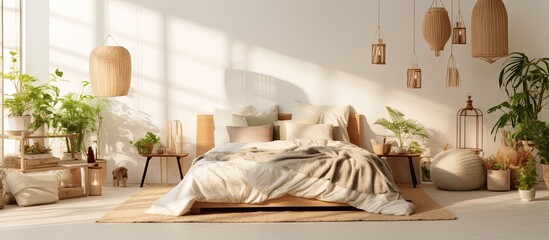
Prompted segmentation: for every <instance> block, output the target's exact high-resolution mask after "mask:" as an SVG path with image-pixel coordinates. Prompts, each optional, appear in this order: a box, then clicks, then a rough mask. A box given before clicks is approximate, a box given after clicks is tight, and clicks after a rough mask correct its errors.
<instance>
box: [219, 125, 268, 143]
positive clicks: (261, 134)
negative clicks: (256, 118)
mask: <svg viewBox="0 0 549 240" xmlns="http://www.w3.org/2000/svg"><path fill="white" fill-rule="evenodd" d="M227 132H228V133H229V139H230V140H231V142H270V141H272V140H273V125H272V124H269V125H263V126H252V127H237V126H227Z"/></svg>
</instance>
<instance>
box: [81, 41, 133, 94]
mask: <svg viewBox="0 0 549 240" xmlns="http://www.w3.org/2000/svg"><path fill="white" fill-rule="evenodd" d="M131 66H132V62H131V56H130V52H128V50H127V49H126V48H124V47H121V46H100V47H96V48H95V49H93V51H92V52H91V54H90V80H91V85H92V91H93V93H94V94H95V95H96V96H100V97H115V96H126V95H128V91H129V89H130V82H131V73H132V67H131Z"/></svg>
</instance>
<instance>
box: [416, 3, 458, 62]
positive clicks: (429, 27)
mask: <svg viewBox="0 0 549 240" xmlns="http://www.w3.org/2000/svg"><path fill="white" fill-rule="evenodd" d="M451 34H452V25H451V24H450V17H448V11H446V9H445V8H443V7H430V8H429V9H428V10H427V12H425V18H423V37H424V38H425V41H427V43H428V44H429V47H430V49H431V50H433V51H435V56H437V57H438V56H440V52H441V51H442V50H444V45H446V42H448V39H450V35H451Z"/></svg>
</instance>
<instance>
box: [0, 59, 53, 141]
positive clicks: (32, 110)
mask: <svg viewBox="0 0 549 240" xmlns="http://www.w3.org/2000/svg"><path fill="white" fill-rule="evenodd" d="M10 55H11V63H12V64H11V66H10V67H9V70H8V71H7V72H5V73H0V76H2V77H3V78H4V79H7V80H9V81H10V82H11V83H12V85H13V88H14V90H15V92H14V93H12V94H7V95H6V97H5V98H4V101H3V107H4V108H6V109H8V110H9V115H8V125H9V128H10V130H12V131H27V130H29V129H30V130H32V131H34V130H36V129H38V128H40V127H41V126H43V125H44V124H47V125H48V124H49V123H50V119H51V116H52V113H53V106H54V105H55V103H56V99H57V97H58V96H59V88H57V87H56V86H54V85H52V84H51V83H52V82H55V81H57V80H58V78H60V77H62V76H63V72H61V71H59V70H58V69H57V70H56V71H55V72H54V73H53V74H51V75H50V80H49V81H48V82H47V83H45V84H42V85H34V84H35V83H36V81H37V80H38V79H37V78H36V77H34V76H31V75H29V74H26V73H25V74H23V73H21V72H20V71H19V70H17V68H16V64H17V53H16V52H14V51H10ZM31 115H32V119H31ZM31 120H32V121H31Z"/></svg>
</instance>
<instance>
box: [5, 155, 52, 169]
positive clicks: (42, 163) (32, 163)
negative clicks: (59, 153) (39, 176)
mask: <svg viewBox="0 0 549 240" xmlns="http://www.w3.org/2000/svg"><path fill="white" fill-rule="evenodd" d="M59 161H61V159H59V158H56V157H51V158H43V159H25V160H24V161H23V164H24V165H25V166H24V167H25V169H36V168H44V167H51V166H57V163H58V162H59ZM4 163H5V164H6V167H8V168H21V158H19V157H6V158H5V159H4Z"/></svg>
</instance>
